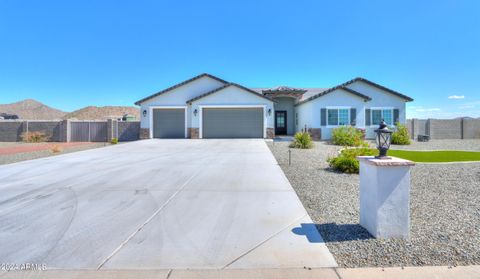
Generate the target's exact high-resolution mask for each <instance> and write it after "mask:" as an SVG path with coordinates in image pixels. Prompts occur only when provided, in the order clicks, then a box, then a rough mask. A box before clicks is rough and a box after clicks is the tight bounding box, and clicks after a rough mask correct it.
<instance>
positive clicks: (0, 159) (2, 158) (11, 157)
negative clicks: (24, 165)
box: [0, 142, 110, 165]
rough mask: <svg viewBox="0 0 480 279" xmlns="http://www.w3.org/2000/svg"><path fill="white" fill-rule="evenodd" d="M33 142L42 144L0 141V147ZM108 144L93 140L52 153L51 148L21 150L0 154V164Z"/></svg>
mask: <svg viewBox="0 0 480 279" xmlns="http://www.w3.org/2000/svg"><path fill="white" fill-rule="evenodd" d="M34 144H42V143H21V142H0V147H14V146H19V145H34ZM108 145H110V143H103V142H95V143H89V144H85V145H79V146H72V147H67V148H63V151H62V152H59V153H53V152H52V151H51V150H41V151H33V152H22V153H16V154H8V155H0V165H3V164H11V163H16V162H20V161H25V160H32V159H38V158H43V157H48V156H55V155H61V154H66V153H71V152H76V151H82V150H87V149H92V148H99V147H104V146H108Z"/></svg>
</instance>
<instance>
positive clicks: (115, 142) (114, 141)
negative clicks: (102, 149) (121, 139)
mask: <svg viewBox="0 0 480 279" xmlns="http://www.w3.org/2000/svg"><path fill="white" fill-rule="evenodd" d="M110 143H111V144H117V143H118V138H112V139H111V140H110Z"/></svg>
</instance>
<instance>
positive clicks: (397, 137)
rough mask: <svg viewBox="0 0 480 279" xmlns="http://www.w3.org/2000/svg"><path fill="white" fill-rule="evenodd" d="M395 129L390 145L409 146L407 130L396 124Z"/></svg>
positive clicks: (403, 126)
mask: <svg viewBox="0 0 480 279" xmlns="http://www.w3.org/2000/svg"><path fill="white" fill-rule="evenodd" d="M396 126H397V127H396V129H395V131H394V132H393V134H392V144H399V145H409V144H410V135H409V134H408V129H407V127H406V126H405V125H403V124H401V123H398V122H397V124H396Z"/></svg>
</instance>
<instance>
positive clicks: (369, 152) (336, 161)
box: [327, 144, 377, 173]
mask: <svg viewBox="0 0 480 279" xmlns="http://www.w3.org/2000/svg"><path fill="white" fill-rule="evenodd" d="M376 153H377V152H376V151H375V150H374V149H371V148H370V147H368V144H366V145H365V144H363V147H359V148H345V149H343V150H342V151H341V152H340V154H339V155H338V156H337V157H333V158H328V159H327V162H328V164H329V165H330V167H331V168H333V169H334V170H337V171H341V172H344V173H358V172H359V170H360V163H359V162H358V160H357V159H356V158H357V156H373V155H375V154H376Z"/></svg>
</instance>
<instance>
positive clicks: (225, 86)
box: [187, 82, 275, 104]
mask: <svg viewBox="0 0 480 279" xmlns="http://www.w3.org/2000/svg"><path fill="white" fill-rule="evenodd" d="M230 86H235V87H238V88H240V89H243V90H245V91H247V92H249V93H252V94H255V96H258V97H260V98H264V99H267V100H269V101H271V102H275V101H274V100H272V99H271V98H269V97H267V96H265V95H262V94H260V93H258V92H256V91H254V90H252V89H250V88H247V87H245V86H241V85H240V84H236V83H231V82H230V83H227V84H225V85H224V86H221V87H219V88H217V89H214V90H211V91H209V92H207V93H204V94H202V95H199V96H197V97H195V98H193V99H190V100H188V101H187V104H191V103H193V102H194V101H196V100H199V99H202V98H204V97H207V96H209V95H212V94H214V93H216V92H218V91H221V90H223V89H225V88H228V87H230Z"/></svg>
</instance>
